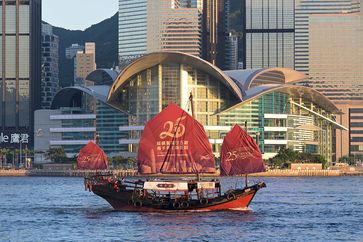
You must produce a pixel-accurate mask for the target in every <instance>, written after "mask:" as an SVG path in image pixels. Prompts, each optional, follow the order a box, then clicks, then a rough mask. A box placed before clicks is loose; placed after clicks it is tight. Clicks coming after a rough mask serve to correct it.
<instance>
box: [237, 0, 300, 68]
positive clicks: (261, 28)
mask: <svg viewBox="0 0 363 242" xmlns="http://www.w3.org/2000/svg"><path fill="white" fill-rule="evenodd" d="M294 2H295V0H284V1H276V0H243V1H242V5H241V10H240V11H241V12H242V19H241V25H242V28H241V29H242V40H241V41H240V46H239V53H240V56H239V59H240V61H242V63H243V68H262V67H275V66H278V67H287V68H294V11H295V9H294Z"/></svg>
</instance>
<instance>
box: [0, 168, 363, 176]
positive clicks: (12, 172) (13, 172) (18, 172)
mask: <svg viewBox="0 0 363 242" xmlns="http://www.w3.org/2000/svg"><path fill="white" fill-rule="evenodd" d="M96 173H98V174H99V173H101V174H110V175H116V176H118V177H138V176H139V175H138V173H137V171H136V170H102V171H97V172H96V171H91V170H89V171H88V170H43V169H33V170H25V169H7V170H4V169H0V177H4V176H5V177H6V176H12V177H16V176H55V177H57V176H65V177H67V176H70V177H73V176H76V177H77V176H78V177H83V176H88V175H92V174H96ZM157 176H158V175H153V177H157ZM160 176H163V177H165V175H160ZM206 176H208V177H214V176H219V174H212V175H210V174H208V175H206ZM249 176H253V177H305V176H312V177H316V176H327V177H328V176H329V177H330V176H331V177H332V176H363V171H360V170H352V171H349V170H288V169H285V170H280V169H274V170H269V171H267V172H262V173H258V174H250V175H249Z"/></svg>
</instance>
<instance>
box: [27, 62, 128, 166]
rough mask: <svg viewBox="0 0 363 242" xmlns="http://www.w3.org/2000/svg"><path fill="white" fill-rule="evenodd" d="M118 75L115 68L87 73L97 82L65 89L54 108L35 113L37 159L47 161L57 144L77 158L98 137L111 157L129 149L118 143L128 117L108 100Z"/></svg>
mask: <svg viewBox="0 0 363 242" xmlns="http://www.w3.org/2000/svg"><path fill="white" fill-rule="evenodd" d="M116 76H117V73H116V72H115V71H113V70H105V69H99V70H96V71H94V72H92V73H91V74H90V75H89V76H87V80H89V81H92V82H93V83H94V85H92V86H87V87H85V86H74V87H67V88H63V89H61V90H60V91H59V92H58V93H57V94H56V95H55V97H54V99H53V102H52V106H51V109H48V110H45V109H43V110H37V111H36V112H35V120H36V122H35V145H34V150H35V153H36V156H35V162H42V161H44V153H45V152H46V151H47V150H49V148H55V147H63V148H64V150H65V151H66V154H67V156H68V157H74V156H75V155H77V154H78V152H79V150H80V149H81V148H82V147H83V146H84V145H85V144H87V143H88V142H89V141H91V140H95V139H96V137H98V141H99V145H100V146H101V147H102V149H103V150H104V151H105V152H106V153H107V155H109V156H113V155H119V154H120V152H127V149H128V146H127V145H119V140H120V139H122V138H126V136H125V134H123V133H122V132H121V131H119V126H120V125H127V124H128V120H129V116H128V115H127V114H125V113H122V112H120V111H118V110H116V109H114V108H112V107H110V106H109V105H108V104H107V103H106V97H107V93H108V91H109V88H110V84H112V81H113V80H114V78H116ZM111 79H112V80H111ZM110 80H111V82H110Z"/></svg>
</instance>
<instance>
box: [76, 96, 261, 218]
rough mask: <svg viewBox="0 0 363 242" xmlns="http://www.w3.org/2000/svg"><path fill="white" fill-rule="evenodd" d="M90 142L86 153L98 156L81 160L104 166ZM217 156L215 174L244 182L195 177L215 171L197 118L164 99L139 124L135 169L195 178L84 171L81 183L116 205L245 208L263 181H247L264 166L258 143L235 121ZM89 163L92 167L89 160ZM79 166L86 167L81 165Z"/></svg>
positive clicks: (120, 207)
mask: <svg viewBox="0 0 363 242" xmlns="http://www.w3.org/2000/svg"><path fill="white" fill-rule="evenodd" d="M191 103H192V102H191ZM192 111H193V108H192ZM88 145H90V144H88ZM92 146H93V147H94V148H93V149H89V150H91V152H90V153H93V157H98V158H94V159H89V158H86V160H87V161H89V162H90V163H92V162H93V164H95V163H97V164H99V165H101V166H102V168H104V164H105V159H106V160H107V158H106V157H105V156H103V155H95V153H97V154H99V153H102V152H103V151H102V150H100V148H99V147H98V146H97V145H95V144H93V145H92ZM86 147H87V146H86ZM93 150H94V151H93ZM101 151H102V152H101ZM81 153H82V151H81ZM82 157H83V158H82ZM85 157H88V156H87V155H83V156H79V157H78V160H77V161H78V164H83V163H85ZM220 158H221V172H220V173H221V175H222V176H238V175H242V174H245V175H246V186H245V187H241V188H236V189H230V190H228V191H225V192H222V189H221V183H220V181H219V180H217V179H211V180H201V179H200V176H199V175H200V174H214V173H215V172H216V169H215V160H214V156H213V153H212V150H211V145H210V143H209V140H208V137H207V135H206V133H205V131H204V128H203V126H202V125H201V124H200V123H199V122H198V121H196V120H195V119H194V118H193V117H192V116H190V115H189V114H188V113H187V112H186V111H184V110H183V109H181V108H180V107H178V106H177V105H175V104H170V105H169V106H168V107H166V108H165V109H164V110H163V111H162V112H160V113H159V114H158V115H157V116H156V117H154V118H153V119H151V120H150V121H149V122H148V123H147V124H146V125H145V129H144V132H143V134H142V137H141V140H140V143H139V150H138V156H137V160H138V171H139V173H140V174H141V175H148V176H150V177H151V176H153V175H155V174H158V173H162V174H169V176H171V175H187V174H189V175H190V174H194V175H196V178H194V179H193V178H192V177H189V178H187V177H185V178H182V179H181V178H177V179H167V178H165V179H160V178H156V179H144V180H141V179H139V180H135V181H134V180H126V179H124V178H115V177H113V176H105V175H97V176H92V177H85V186H86V189H88V190H89V191H92V192H93V193H95V194H96V195H98V196H100V197H102V198H104V199H105V200H106V201H108V202H109V203H110V204H111V205H112V207H113V208H114V209H116V210H120V211H145V212H148V211H151V212H158V211H159V212H160V211H216V210H226V209H232V210H240V209H241V210H242V209H246V208H247V207H248V206H249V204H250V203H251V201H252V199H253V197H254V196H255V194H256V192H257V191H258V190H259V189H260V188H262V187H265V186H266V185H265V183H264V182H259V183H257V184H253V185H250V186H248V185H247V174H249V173H256V172H263V171H265V167H264V164H263V160H262V156H261V152H260V150H259V148H258V145H257V144H256V143H255V141H254V140H253V139H252V137H251V136H249V135H248V134H247V132H246V131H245V130H243V129H242V128H241V127H240V126H238V125H235V126H234V127H233V128H232V130H231V131H230V132H229V133H228V134H227V135H226V136H225V138H224V140H223V144H222V149H221V155H220ZM106 164H107V162H106ZM91 166H93V168H95V166H94V165H91ZM80 167H82V168H87V167H86V166H82V165H80ZM97 168H98V169H100V167H97Z"/></svg>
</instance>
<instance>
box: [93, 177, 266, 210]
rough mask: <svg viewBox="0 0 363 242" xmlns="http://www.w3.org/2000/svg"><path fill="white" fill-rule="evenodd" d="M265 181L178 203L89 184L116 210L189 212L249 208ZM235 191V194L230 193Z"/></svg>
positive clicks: (106, 186)
mask: <svg viewBox="0 0 363 242" xmlns="http://www.w3.org/2000/svg"><path fill="white" fill-rule="evenodd" d="M265 186H266V185H265V183H263V182H262V183H258V184H255V185H253V186H249V187H246V188H243V189H235V190H230V191H229V192H228V193H225V194H224V195H221V196H218V197H214V198H209V199H205V200H204V201H203V202H201V201H200V200H189V201H188V202H185V203H179V205H178V206H175V205H176V203H175V201H173V200H170V201H166V202H165V201H164V202H155V201H153V200H151V199H145V198H144V199H139V198H135V196H134V191H133V190H122V189H120V190H118V189H116V190H115V189H114V185H113V184H112V183H110V184H109V183H101V184H93V185H92V186H91V187H90V186H88V188H89V190H90V191H92V192H93V193H94V194H96V195H98V196H100V197H102V198H104V199H105V200H106V201H107V202H108V203H109V204H110V205H111V206H112V207H113V208H114V209H115V210H118V211H130V212H134V211H135V212H175V211H180V212H183V211H184V212H187V211H220V210H242V211H243V210H247V209H248V206H249V205H250V203H251V201H252V199H253V198H254V196H255V195H256V192H257V191H258V190H259V189H260V188H262V187H265ZM229 193H233V195H229ZM182 205H185V206H182Z"/></svg>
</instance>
